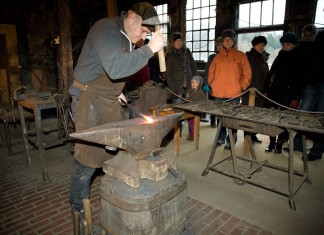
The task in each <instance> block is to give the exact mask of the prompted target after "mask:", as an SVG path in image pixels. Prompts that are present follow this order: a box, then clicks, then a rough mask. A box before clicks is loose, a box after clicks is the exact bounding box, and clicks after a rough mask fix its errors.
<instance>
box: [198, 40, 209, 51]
mask: <svg viewBox="0 0 324 235" xmlns="http://www.w3.org/2000/svg"><path fill="white" fill-rule="evenodd" d="M207 45H208V42H207V41H201V48H200V50H201V51H207V50H208V48H207Z"/></svg>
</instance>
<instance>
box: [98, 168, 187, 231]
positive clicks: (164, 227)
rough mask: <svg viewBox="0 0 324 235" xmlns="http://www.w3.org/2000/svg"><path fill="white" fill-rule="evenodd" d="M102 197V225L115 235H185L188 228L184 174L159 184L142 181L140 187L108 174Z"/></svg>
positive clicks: (103, 183) (104, 179)
mask: <svg viewBox="0 0 324 235" xmlns="http://www.w3.org/2000/svg"><path fill="white" fill-rule="evenodd" d="M178 173H179V172H178ZM100 196H101V212H100V222H101V225H102V226H103V227H104V228H105V229H106V230H107V231H109V232H110V233H112V234H114V235H115V234H116V235H123V234H127V235H129V234H137V235H145V234H154V235H156V234H168V235H170V234H182V232H183V231H184V229H185V227H186V223H187V214H188V207H187V181H186V178H185V176H184V175H183V174H180V173H179V175H178V177H174V176H173V175H171V174H168V177H166V178H164V179H163V180H160V181H157V182H155V181H152V180H147V179H142V180H141V185H140V187H138V188H133V187H130V186H128V185H127V184H125V183H123V182H121V181H120V180H118V179H116V178H113V177H111V176H109V175H105V176H104V177H103V178H102V181H101V188H100Z"/></svg>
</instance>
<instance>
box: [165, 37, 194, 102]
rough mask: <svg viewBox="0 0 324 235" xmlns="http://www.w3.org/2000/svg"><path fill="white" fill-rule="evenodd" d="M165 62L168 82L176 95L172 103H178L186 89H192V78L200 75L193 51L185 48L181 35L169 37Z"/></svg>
mask: <svg viewBox="0 0 324 235" xmlns="http://www.w3.org/2000/svg"><path fill="white" fill-rule="evenodd" d="M165 61H166V81H167V84H168V87H169V88H170V90H171V91H172V92H174V93H175V94H174V95H173V96H172V98H171V103H176V102H179V101H181V98H183V97H184V94H185V92H186V89H187V88H190V86H191V81H190V80H191V78H192V77H193V76H194V75H198V69H197V66H196V63H195V61H194V59H193V57H192V54H191V51H190V50H189V49H188V48H187V47H186V46H185V42H184V39H183V36H182V34H181V33H179V32H176V33H173V34H172V35H171V36H170V37H169V40H168V46H167V52H166V57H165ZM179 97H181V98H180V99H179Z"/></svg>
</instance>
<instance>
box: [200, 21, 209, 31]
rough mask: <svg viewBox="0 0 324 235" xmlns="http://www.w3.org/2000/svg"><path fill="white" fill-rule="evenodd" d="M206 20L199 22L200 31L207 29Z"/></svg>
mask: <svg viewBox="0 0 324 235" xmlns="http://www.w3.org/2000/svg"><path fill="white" fill-rule="evenodd" d="M208 21H209V20H208V19H203V20H201V29H208Z"/></svg>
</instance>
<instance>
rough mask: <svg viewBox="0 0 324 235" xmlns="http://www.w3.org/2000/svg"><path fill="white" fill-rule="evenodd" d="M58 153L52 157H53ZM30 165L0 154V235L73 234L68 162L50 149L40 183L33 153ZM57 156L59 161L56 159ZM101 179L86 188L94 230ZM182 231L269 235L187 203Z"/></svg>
mask: <svg viewBox="0 0 324 235" xmlns="http://www.w3.org/2000/svg"><path fill="white" fill-rule="evenodd" d="M58 150H59V151H61V152H60V153H57V151H58ZM32 152H33V154H34V155H35V156H34V158H33V162H34V164H33V165H32V166H30V167H28V168H27V167H26V165H25V163H26V160H25V156H24V154H23V153H22V154H16V155H12V156H8V155H7V154H6V150H5V147H2V148H0V191H1V193H0V202H1V205H0V234H4V235H10V234H21V235H27V234H37V235H39V234H44V235H51V234H55V235H59V234H62V235H63V234H69V235H71V234H73V228H72V216H71V213H70V207H69V200H68V197H69V188H70V185H69V184H70V172H71V171H70V165H71V162H72V156H69V155H70V154H69V153H68V154H65V155H66V156H64V150H61V149H60V148H55V149H52V150H48V151H46V152H47V154H48V155H49V156H48V157H47V159H48V161H47V165H48V168H49V174H50V181H49V182H47V183H44V182H43V181H42V179H41V173H40V170H39V165H38V164H37V163H38V156H37V151H35V150H34V151H32ZM62 153H63V156H62ZM101 177H102V174H97V176H96V177H95V179H94V181H93V183H92V185H91V198H90V201H91V209H92V218H93V225H94V227H95V228H96V227H98V226H99V211H100V203H99V201H100V198H99V188H100V179H101ZM188 207H189V214H188V226H187V228H186V231H185V232H184V235H205V234H208V235H209V234H219V235H222V234H233V235H238V234H246V235H254V234H259V235H261V234H262V235H267V234H271V233H270V232H268V231H265V230H263V229H262V228H260V227H258V226H255V225H253V224H249V223H247V222H246V221H244V220H241V219H239V218H236V217H234V216H232V215H230V214H228V213H226V212H224V211H220V210H218V209H217V208H212V207H210V206H208V205H206V204H204V203H202V202H200V201H197V200H195V199H194V198H191V197H188Z"/></svg>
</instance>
